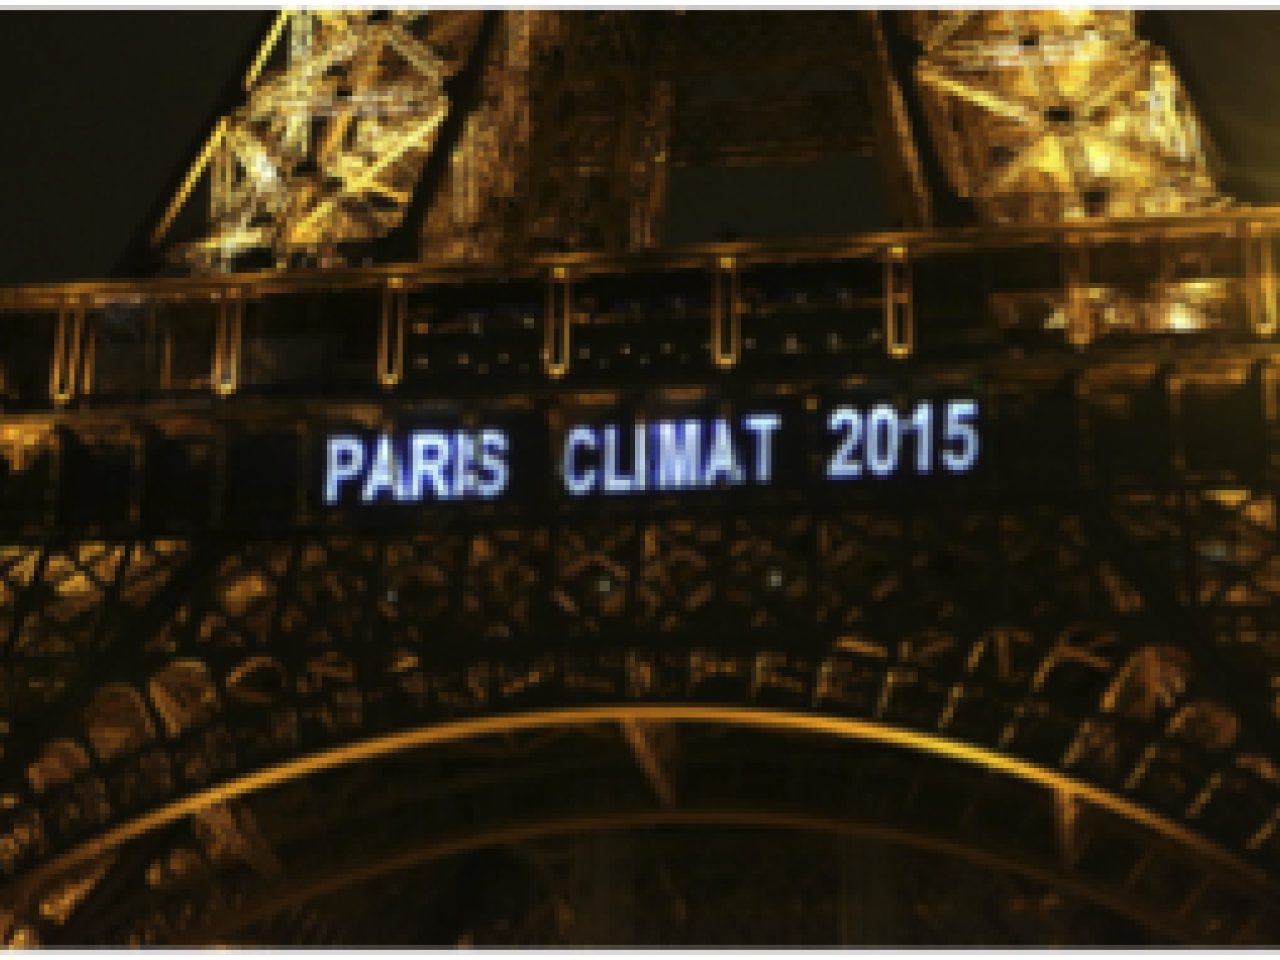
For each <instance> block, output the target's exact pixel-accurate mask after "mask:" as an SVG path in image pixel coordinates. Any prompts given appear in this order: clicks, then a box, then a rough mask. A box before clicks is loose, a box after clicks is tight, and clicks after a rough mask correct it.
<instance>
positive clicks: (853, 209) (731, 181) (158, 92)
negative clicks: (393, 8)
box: [0, 10, 1280, 283]
mask: <svg viewBox="0 0 1280 960" xmlns="http://www.w3.org/2000/svg"><path fill="white" fill-rule="evenodd" d="M273 16H274V14H273V13H270V12H267V11H261V10H225V11H198V12H187V11H182V12H179V11H131V12H117V11H44V12H39V11H35V12H15V11H5V12H3V13H0V96H2V97H3V99H2V100H0V129H2V130H3V134H0V283H21V282H34V281H42V280H55V279H75V278H88V277H102V276H106V275H107V274H109V273H110V272H111V270H112V268H113V267H114V266H115V264H116V262H117V261H118V259H119V258H120V256H121V254H122V253H123V251H124V249H125V248H126V246H127V245H128V243H129V242H130V240H131V239H132V238H133V237H134V236H135V235H137V233H138V232H139V231H140V230H141V229H142V228H143V227H144V226H145V225H146V224H147V222H148V219H149V217H150V216H151V215H152V211H154V210H155V209H156V206H157V204H158V203H161V202H162V201H164V200H167V196H165V194H166V193H167V189H168V185H169V184H170V183H172V182H173V181H174V178H175V176H178V175H179V174H180V173H181V172H182V171H183V170H184V169H185V167H186V165H187V164H188V163H189V162H190V160H191V159H192V157H193V156H194V152H195V150H196V149H197V148H198V146H199V144H200V143H201V141H202V139H203V137H204V136H205V135H207V132H208V131H209V129H211V126H212V122H213V119H214V118H215V116H216V115H217V112H218V111H217V107H218V104H219V103H220V102H221V101H222V99H223V98H225V97H226V95H227V94H228V92H229V89H230V87H231V85H232V84H234V83H236V82H238V80H239V78H240V77H241V76H242V75H243V65H244V64H246V63H247V61H248V58H249V57H251V56H252V53H253V50H254V48H255V47H256V44H257V42H258V40H259V38H260V36H261V35H262V33H263V32H264V31H265V30H266V28H267V26H268V25H269V24H270V22H271V18H272V17H273ZM1144 21H1145V23H1146V24H1147V25H1148V26H1149V29H1150V35H1152V36H1153V38H1155V39H1157V40H1159V41H1161V42H1164V43H1166V44H1167V45H1168V46H1169V48H1170V50H1171V53H1172V54H1173V56H1174V61H1175V63H1176V64H1177V66H1178V68H1179V70H1180V73H1181V75H1182V78H1183V80H1184V82H1185V83H1186V84H1187V86H1188V88H1189V89H1190V91H1191V93H1192V96H1193V98H1194V99H1195V101H1196V103H1197V106H1198V108H1199V110H1200V113H1201V115H1202V116H1203V117H1204V119H1205V121H1206V123H1207V125H1208V127H1209V131H1210V134H1211V136H1212V137H1213V139H1214V140H1215V141H1216V143H1217V145H1218V148H1219V152H1220V154H1221V155H1222V159H1223V160H1224V162H1225V167H1224V171H1223V173H1224V178H1223V183H1224V186H1225V187H1226V189H1227V190H1228V191H1230V192H1232V193H1233V194H1234V195H1235V196H1237V197H1239V198H1241V199H1242V200H1246V201H1251V202H1255V203H1274V202H1280V53H1278V51H1280V12H1277V11H1270V10H1243V11H1240V10H1237V11H1221V12H1220V11H1209V10H1176V11H1161V12H1158V13H1144V14H1143V21H1140V22H1144ZM873 171H874V168H868V166H867V164H866V163H865V162H864V163H862V164H858V163H850V164H840V163H825V164H821V165H818V166H816V167H810V168H807V169H804V170H796V169H794V168H793V169H791V170H789V171H787V170H781V171H779V170H750V169H746V170H743V169H739V170H727V171H714V172H712V171H684V172H678V173H677V176H675V177H673V181H672V184H671V189H670V192H669V198H670V206H669V211H670V212H669V215H668V227H667V240H668V241H673V242H681V241H689V240H703V239H714V238H715V236H716V235H718V234H719V232H720V231H721V230H724V229H731V230H733V231H735V232H736V233H738V234H739V235H740V236H742V237H743V238H744V239H746V238H752V237H758V236H787V235H823V234H834V233H844V232H852V231H853V230H857V229H864V228H867V227H869V226H876V225H882V224H872V223H869V222H868V220H869V219H871V220H874V219H876V218H877V217H879V216H880V215H881V213H882V210H883V206H882V203H881V202H880V198H879V195H878V194H879V190H878V183H877V180H876V179H875V178H874V176H869V174H873Z"/></svg>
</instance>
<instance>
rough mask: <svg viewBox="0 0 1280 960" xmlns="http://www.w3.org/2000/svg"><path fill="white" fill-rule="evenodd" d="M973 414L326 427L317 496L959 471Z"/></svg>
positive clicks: (926, 410) (621, 491)
mask: <svg viewBox="0 0 1280 960" xmlns="http://www.w3.org/2000/svg"><path fill="white" fill-rule="evenodd" d="M978 414H979V409H978V404H977V402H976V401H974V400H946V401H939V402H934V401H921V402H918V403H916V404H915V405H914V406H913V407H911V408H910V409H909V410H906V411H900V410H899V409H898V408H897V407H895V406H894V405H892V404H889V403H884V402H876V403H837V404H835V405H834V406H831V407H830V408H829V409H828V410H827V412H826V413H824V414H820V415H818V416H820V417H821V422H820V423H819V424H815V423H813V416H812V415H807V414H800V413H798V412H797V410H796V409H794V408H792V409H791V410H790V413H789V414H788V413H786V412H784V411H783V410H782V409H753V410H749V411H748V412H746V413H742V414H738V415H733V416H724V415H717V416H678V417H652V418H649V417H625V416H624V417H612V418H609V419H604V420H599V421H596V422H594V423H570V424H569V425H568V426H566V427H565V428H564V429H563V431H560V432H556V433H551V434H549V435H547V436H545V437H544V438H543V439H541V440H538V439H537V438H536V437H534V438H530V437H529V436H528V435H527V434H528V432H529V431H532V430H536V429H537V428H536V427H535V426H534V425H533V424H532V423H525V424H522V425H521V426H520V427H518V428H516V427H498V426H486V427H483V428H479V429H461V428H458V429H454V428H440V427H435V428H430V429H428V428H416V429H409V430H403V431H390V432H382V433H376V434H368V433H362V432H360V431H348V432H340V433H332V434H330V435H329V436H328V437H327V438H326V441H325V465H324V480H323V492H322V501H323V503H324V504H325V505H328V506H332V505H335V504H339V503H343V504H357V503H358V504H366V505H371V504H378V503H385V504H421V503H430V502H459V501H497V500H501V499H505V498H507V497H508V496H509V495H511V494H513V493H516V492H520V491H521V490H527V489H530V488H531V487H533V486H535V485H537V486H538V487H539V488H541V487H542V485H543V484H544V483H545V479H546V475H545V472H554V479H552V480H551V486H552V489H553V490H555V491H557V493H558V494H559V495H561V496H566V497H569V498H573V499H586V498H591V497H597V496H605V497H619V496H639V495H646V494H649V495H666V494H681V493H686V492H693V491H705V490H727V489H737V488H742V489H746V488H767V487H778V486H793V485H795V484H797V483H803V484H811V483H818V484H822V485H836V484H838V485H842V486H844V485H850V484H858V483H874V482H876V481H877V480H886V479H888V478H891V477H895V476H901V475H911V476H916V477H929V476H945V475H948V474H950V475H962V474H967V473H969V472H971V471H972V470H973V469H974V468H975V467H976V465H977V464H978V461H979V455H980V453H981V442H980V437H979V430H980V426H979V416H978ZM815 428H816V429H815ZM517 434H520V435H519V436H517ZM517 440H523V441H524V446H522V447H517V445H516V441H517ZM815 445H816V446H815ZM539 451H542V453H539ZM813 453H818V454H820V456H818V457H814V456H812V454H813ZM814 471H820V473H818V474H817V475H816V476H815V475H814ZM539 475H541V478H540V477H539Z"/></svg>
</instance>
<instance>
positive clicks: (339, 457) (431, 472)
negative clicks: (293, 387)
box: [324, 429, 510, 504]
mask: <svg viewBox="0 0 1280 960" xmlns="http://www.w3.org/2000/svg"><path fill="white" fill-rule="evenodd" d="M325 449H326V454H327V456H326V460H325V475H324V502H325V503H326V504H334V503H337V502H338V501H339V500H340V499H342V495H343V493H344V487H348V486H351V487H353V488H354V489H356V490H358V491H359V500H360V502H361V503H377V502H378V501H380V500H392V501H395V502H397V503H421V502H422V501H423V500H424V499H425V500H465V499H468V498H470V499H481V500H492V499H494V498H495V497H498V496H501V494H502V493H503V492H504V491H505V490H506V488H507V483H508V480H509V479H510V471H509V466H508V463H507V454H508V452H509V450H510V442H509V439H508V437H507V433H506V431H504V430H497V429H488V430H479V431H470V430H413V431H411V432H410V433H409V434H408V435H407V436H405V437H404V438H400V437H397V436H395V435H393V434H390V433H382V434H379V435H378V437H377V438H376V439H375V440H372V441H368V440H366V439H365V438H362V437H360V436H358V435H355V434H341V433H339V434H334V435H331V436H330V437H329V438H328V440H327V442H326V444H325Z"/></svg>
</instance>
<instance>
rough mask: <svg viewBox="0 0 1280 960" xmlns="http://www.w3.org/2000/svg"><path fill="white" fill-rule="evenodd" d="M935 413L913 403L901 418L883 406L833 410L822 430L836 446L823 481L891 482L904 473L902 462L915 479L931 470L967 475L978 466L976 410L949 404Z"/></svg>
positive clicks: (960, 402) (928, 406)
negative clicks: (888, 479)
mask: <svg viewBox="0 0 1280 960" xmlns="http://www.w3.org/2000/svg"><path fill="white" fill-rule="evenodd" d="M939 407H941V413H942V415H941V417H935V415H934V413H935V408H934V405H933V404H932V403H929V402H927V401H926V402H924V403H918V404H916V406H915V409H914V410H913V411H912V412H911V414H910V416H908V417H906V418H903V417H901V416H899V414H898V411H897V410H895V409H894V408H893V407H892V406H890V405H889V404H886V403H878V404H876V405H874V406H872V407H871V408H870V409H865V408H860V407H856V406H839V407H836V408H835V409H834V410H832V411H831V414H830V415H829V417H828V418H827V427H828V429H829V430H830V431H831V433H832V434H834V435H835V436H836V437H837V438H838V442H839V445H838V446H837V448H836V449H835V451H834V452H833V453H832V455H831V457H830V459H829V460H828V461H827V477H828V478H829V479H831V480H843V479H846V478H852V477H861V476H864V475H866V474H870V475H871V476H876V477H887V476H891V475H892V474H894V473H897V472H898V471H899V470H900V469H902V468H903V466H904V457H905V458H906V460H905V464H906V465H908V466H909V468H910V469H912V470H914V472H915V473H917V474H929V473H933V472H934V468H935V467H941V468H942V470H944V471H946V472H948V473H968V472H969V471H970V470H972V469H973V467H974V464H976V463H977V462H978V424H977V419H978V404H977V403H975V402H974V401H973V400H953V401H950V402H948V403H944V404H939ZM938 420H941V423H938V422H937V421H938Z"/></svg>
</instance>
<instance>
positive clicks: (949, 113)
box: [910, 10, 1225, 222]
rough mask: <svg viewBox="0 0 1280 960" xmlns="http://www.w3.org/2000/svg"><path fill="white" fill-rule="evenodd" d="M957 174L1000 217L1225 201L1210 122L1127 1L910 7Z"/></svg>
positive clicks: (945, 156) (931, 106)
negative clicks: (1103, 5) (1143, 34)
mask: <svg viewBox="0 0 1280 960" xmlns="http://www.w3.org/2000/svg"><path fill="white" fill-rule="evenodd" d="M910 21H911V26H912V30H913V32H914V34H915V36H916V37H917V39H919V40H920V41H921V42H922V43H923V44H924V45H925V53H924V55H923V56H922V57H921V58H920V60H919V62H918V63H917V65H916V76H917V79H918V81H919V83H920V87H921V91H922V94H923V96H924V98H925V105H926V110H927V111H928V113H929V116H930V119H931V122H932V127H933V135H934V138H935V140H936V141H937V143H938V146H939V150H940V153H941V156H942V161H943V165H944V167H945V169H946V173H947V176H948V177H949V178H950V180H951V182H952V184H953V185H954V186H955V188H956V189H957V191H958V192H959V193H960V194H961V195H962V196H965V197H969V198H971V199H973V200H974V201H975V203H976V205H977V207H978V212H979V214H980V215H981V216H982V217H983V218H984V219H986V220H988V221H993V222H1027V221H1053V220H1061V219H1065V218H1074V217H1117V216H1122V217H1132V216H1145V215H1151V214H1165V213H1180V212H1183V211H1188V210H1195V209H1203V208H1205V207H1210V206H1214V205H1218V204H1221V203H1223V202H1225V201H1224V198H1223V197H1221V196H1220V194H1219V193H1218V191H1217V188H1216V185H1215V183H1214V180H1213V177H1212V175H1211V173H1210V170H1209V161H1208V156H1207V151H1206V147H1205V142H1204V136H1203V133H1202V132H1201V130H1200V125H1199V123H1198V121H1197V119H1196V117H1195V113H1194V111H1193V110H1192V108H1191V105H1190V104H1189V103H1188V101H1187V98H1186V96H1185V94H1184V93H1183V91H1182V88H1181V85H1180V84H1179V83H1178V79H1177V76H1176V75H1175V73H1174V71H1173V69H1172V67H1171V66H1170V65H1169V63H1168V61H1167V60H1166V58H1165V56H1164V54H1163V52H1162V51H1160V50H1159V49H1158V48H1156V47H1154V46H1152V45H1151V44H1150V43H1148V42H1146V41H1145V40H1142V39H1140V38H1139V37H1138V36H1137V35H1136V33H1135V32H1134V15H1133V13H1132V12H1128V11H1094V10H1034V11H1019V10H997V11H979V10H973V11H964V12H960V13H955V12H935V11H918V12H914V13H912V14H911V15H910Z"/></svg>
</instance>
